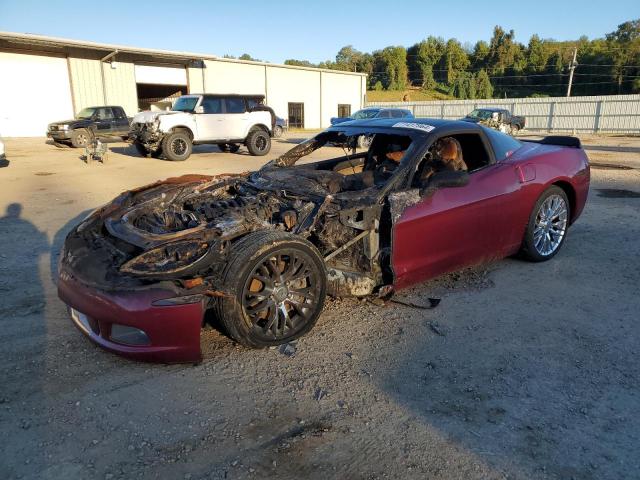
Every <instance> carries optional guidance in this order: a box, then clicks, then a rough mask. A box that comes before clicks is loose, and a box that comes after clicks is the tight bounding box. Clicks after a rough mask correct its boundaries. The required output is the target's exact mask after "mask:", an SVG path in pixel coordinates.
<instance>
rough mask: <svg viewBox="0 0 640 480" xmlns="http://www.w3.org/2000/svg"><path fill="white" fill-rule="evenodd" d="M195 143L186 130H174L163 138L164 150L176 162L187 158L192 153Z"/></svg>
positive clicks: (166, 155) (165, 154) (168, 157)
mask: <svg viewBox="0 0 640 480" xmlns="http://www.w3.org/2000/svg"><path fill="white" fill-rule="evenodd" d="M192 149H193V144H192V143H191V137H190V136H189V135H188V134H187V133H185V132H172V133H170V134H168V135H167V136H165V137H164V138H163V139H162V152H163V153H164V156H165V157H167V159H169V160H172V161H174V162H181V161H183V160H186V159H187V158H189V156H190V155H191V151H192Z"/></svg>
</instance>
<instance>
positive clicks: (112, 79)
mask: <svg viewBox="0 0 640 480" xmlns="http://www.w3.org/2000/svg"><path fill="white" fill-rule="evenodd" d="M102 70H103V71H104V86H105V91H106V94H107V99H106V100H107V104H108V105H120V106H121V107H122V108H124V110H125V112H127V115H128V116H131V117H132V116H134V115H135V114H136V113H138V92H137V91H136V74H135V70H134V65H133V63H120V62H117V63H116V68H111V64H109V63H103V64H102Z"/></svg>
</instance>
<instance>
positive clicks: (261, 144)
mask: <svg viewBox="0 0 640 480" xmlns="http://www.w3.org/2000/svg"><path fill="white" fill-rule="evenodd" d="M263 102H264V96H263V95H227V94H225V95H213V94H204V95H184V96H182V97H180V98H178V99H177V100H176V102H175V104H174V105H173V108H172V109H171V110H169V111H158V112H153V111H146V112H140V113H138V114H137V115H136V116H135V117H133V120H132V122H131V130H130V132H129V140H130V141H131V142H132V143H133V145H134V146H135V147H136V149H137V150H138V152H139V153H140V154H142V155H144V156H147V155H151V156H153V157H156V158H159V157H162V156H164V157H165V158H166V159H168V160H173V161H181V160H186V159H187V158H189V156H190V155H191V152H192V150H193V145H202V144H213V145H218V146H219V147H220V149H221V150H222V151H231V152H237V151H238V150H239V149H240V146H241V145H245V146H246V147H247V149H248V150H249V153H251V155H257V156H261V155H266V154H267V153H269V150H270V149H271V137H272V135H273V129H274V125H275V120H276V116H275V114H274V112H273V110H272V109H271V108H269V107H267V106H266V105H264V103H263Z"/></svg>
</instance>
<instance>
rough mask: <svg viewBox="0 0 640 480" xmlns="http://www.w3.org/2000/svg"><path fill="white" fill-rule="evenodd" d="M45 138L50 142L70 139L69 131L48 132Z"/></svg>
mask: <svg viewBox="0 0 640 480" xmlns="http://www.w3.org/2000/svg"><path fill="white" fill-rule="evenodd" d="M47 137H49V138H51V139H52V140H69V139H71V134H70V133H69V130H48V131H47Z"/></svg>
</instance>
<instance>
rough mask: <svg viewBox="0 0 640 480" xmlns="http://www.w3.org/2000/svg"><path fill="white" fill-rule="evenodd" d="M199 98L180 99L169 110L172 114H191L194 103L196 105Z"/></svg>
mask: <svg viewBox="0 0 640 480" xmlns="http://www.w3.org/2000/svg"><path fill="white" fill-rule="evenodd" d="M198 99H199V97H180V98H179V99H177V100H176V103H174V104H173V107H172V108H171V110H173V111H174V112H193V109H194V108H196V103H198Z"/></svg>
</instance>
